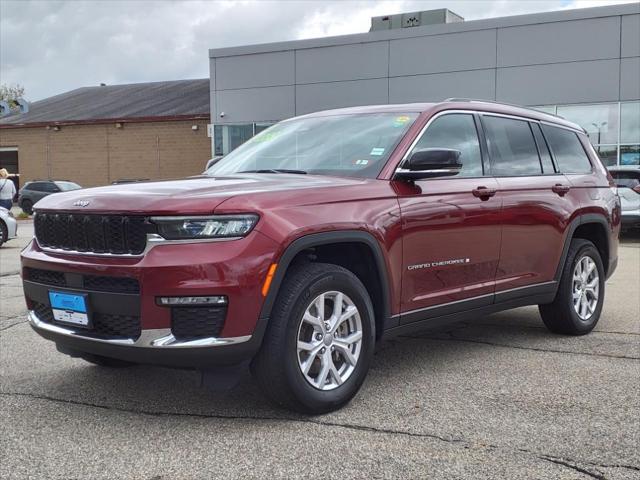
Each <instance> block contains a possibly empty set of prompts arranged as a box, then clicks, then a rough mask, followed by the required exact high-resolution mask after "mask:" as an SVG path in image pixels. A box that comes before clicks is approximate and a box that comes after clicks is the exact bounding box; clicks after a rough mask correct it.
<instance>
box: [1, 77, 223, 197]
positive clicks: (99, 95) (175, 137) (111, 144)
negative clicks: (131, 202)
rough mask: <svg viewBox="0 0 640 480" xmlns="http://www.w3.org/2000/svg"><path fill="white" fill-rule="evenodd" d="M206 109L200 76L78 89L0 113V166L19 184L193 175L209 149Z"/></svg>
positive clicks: (101, 182)
mask: <svg viewBox="0 0 640 480" xmlns="http://www.w3.org/2000/svg"><path fill="white" fill-rule="evenodd" d="M209 110H210V108H209V81H208V79H206V78H205V79H197V80H180V81H173V82H152V83H136V84H130V85H104V84H103V85H101V86H95V87H83V88H78V89H76V90H72V91H70V92H66V93H62V94H60V95H56V96H54V97H49V98H45V99H43V100H39V101H37V102H34V103H32V104H30V105H29V106H28V111H24V112H15V113H13V114H10V115H7V116H4V117H1V118H0V168H6V169H7V170H8V171H9V173H11V174H12V178H13V179H14V181H15V182H16V184H17V186H18V187H21V186H22V185H24V183H25V182H27V181H29V180H36V179H56V180H63V179H64V180H72V181H74V182H77V183H79V184H80V185H82V186H83V187H92V186H98V185H105V184H108V183H112V182H117V181H131V180H142V179H160V178H173V177H184V176H188V175H195V174H198V173H201V172H202V170H203V169H204V167H205V165H206V162H207V160H208V159H209V155H210V153H211V144H210V140H209V138H208V137H207V125H208V124H209V123H210V119H209Z"/></svg>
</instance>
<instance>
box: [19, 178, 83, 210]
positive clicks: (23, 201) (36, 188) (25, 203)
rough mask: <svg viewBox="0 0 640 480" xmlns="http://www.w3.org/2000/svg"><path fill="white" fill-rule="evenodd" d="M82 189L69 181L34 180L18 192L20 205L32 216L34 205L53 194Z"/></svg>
mask: <svg viewBox="0 0 640 480" xmlns="http://www.w3.org/2000/svg"><path fill="white" fill-rule="evenodd" d="M81 188H82V187H81V186H80V185H78V184H77V183H74V182H70V181H68V180H34V181H32V182H27V183H25V184H24V187H22V188H21V189H20V191H19V192H18V205H19V206H20V208H21V209H22V211H23V212H24V213H27V214H29V215H31V214H32V213H33V205H34V204H35V203H36V202H37V201H38V200H40V199H42V198H44V197H46V196H47V195H51V194H52V193H58V192H68V191H71V190H79V189H81Z"/></svg>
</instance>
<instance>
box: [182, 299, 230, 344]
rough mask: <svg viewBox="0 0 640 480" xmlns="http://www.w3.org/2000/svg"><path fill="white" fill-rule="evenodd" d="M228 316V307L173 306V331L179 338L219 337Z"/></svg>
mask: <svg viewBox="0 0 640 480" xmlns="http://www.w3.org/2000/svg"><path fill="white" fill-rule="evenodd" d="M226 316H227V307H173V308H172V309H171V333H173V336H174V337H176V338H177V339H179V340H194V339H197V338H203V337H217V336H218V335H220V332H221V331H222V326H223V325H224V320H225V317H226Z"/></svg>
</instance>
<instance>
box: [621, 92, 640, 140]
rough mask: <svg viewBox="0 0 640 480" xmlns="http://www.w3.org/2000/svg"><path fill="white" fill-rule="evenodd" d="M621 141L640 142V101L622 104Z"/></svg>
mask: <svg viewBox="0 0 640 480" xmlns="http://www.w3.org/2000/svg"><path fill="white" fill-rule="evenodd" d="M620 143H640V102H626V103H622V104H621V105H620Z"/></svg>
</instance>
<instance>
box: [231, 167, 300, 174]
mask: <svg viewBox="0 0 640 480" xmlns="http://www.w3.org/2000/svg"><path fill="white" fill-rule="evenodd" d="M238 173H297V174H300V175H306V174H307V172H305V171H304V170H292V169H288V168H261V169H259V170H243V171H242V172H238Z"/></svg>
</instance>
